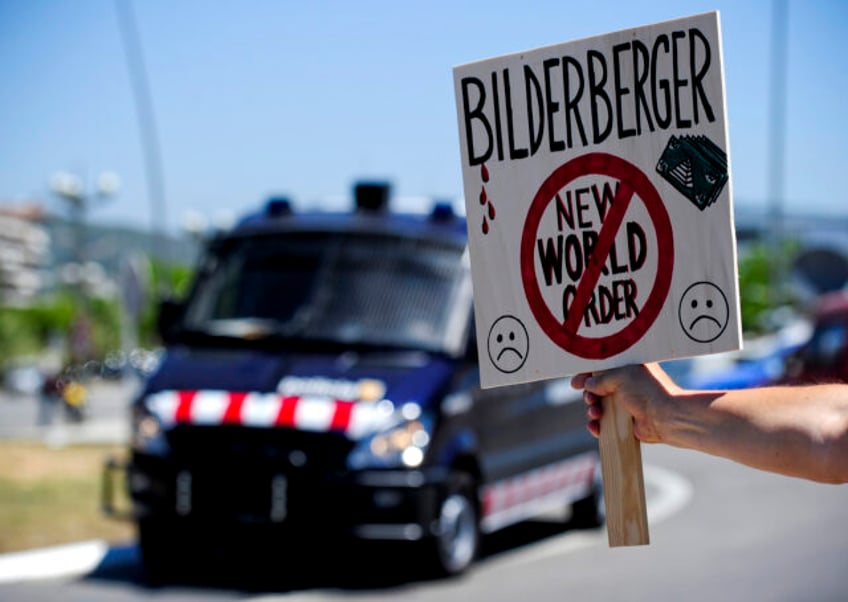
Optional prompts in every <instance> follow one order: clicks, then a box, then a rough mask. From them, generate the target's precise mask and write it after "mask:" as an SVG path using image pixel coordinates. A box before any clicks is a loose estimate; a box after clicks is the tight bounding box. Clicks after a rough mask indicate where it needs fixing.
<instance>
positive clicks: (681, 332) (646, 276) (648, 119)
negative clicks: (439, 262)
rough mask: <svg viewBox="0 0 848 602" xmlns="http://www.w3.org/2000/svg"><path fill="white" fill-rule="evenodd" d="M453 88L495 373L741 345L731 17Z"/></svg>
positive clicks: (645, 31)
mask: <svg viewBox="0 0 848 602" xmlns="http://www.w3.org/2000/svg"><path fill="white" fill-rule="evenodd" d="M454 85H455V92H456V104H457V115H458V121H459V133H460V143H461V153H462V173H463V180H464V190H465V201H466V211H467V219H468V234H469V252H470V256H471V268H472V278H473V282H474V299H475V311H476V320H477V333H478V334H477V338H478V345H479V354H480V360H481V361H480V366H481V367H480V371H481V380H482V383H483V386H484V387H493V386H499V385H506V384H514V383H520V382H528V381H533V380H538V379H544V378H553V377H559V376H564V375H569V374H574V373H577V372H583V371H593V370H600V369H606V368H610V367H614V366H621V365H625V364H632V363H643V362H650V361H660V360H667V359H674V358H682V357H691V356H697V355H703V354H708V353H716V352H721V351H730V350H735V349H739V348H740V346H741V339H742V336H741V321H740V317H739V294H738V283H737V282H738V279H737V265H736V241H735V236H734V224H733V206H732V191H731V182H730V159H729V148H728V140H727V126H726V115H725V95H724V72H723V67H722V51H721V39H720V29H719V17H718V13H716V12H713V13H707V14H702V15H696V16H693V17H688V18H684V19H679V20H675V21H668V22H664V23H658V24H655V25H650V26H646V27H639V28H636V29H630V30H625V31H619V32H615V33H611V34H607V35H602V36H598V37H593V38H587V39H583V40H578V41H575V42H569V43H565V44H559V45H555V46H548V47H544V48H539V49H535V50H530V51H527V52H520V53H516V54H511V55H507V56H501V57H497V58H493V59H489V60H484V61H480V62H475V63H470V64H467V65H461V66H458V67H456V68H455V69H454Z"/></svg>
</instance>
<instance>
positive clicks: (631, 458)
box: [599, 400, 650, 547]
mask: <svg viewBox="0 0 848 602" xmlns="http://www.w3.org/2000/svg"><path fill="white" fill-rule="evenodd" d="M599 447H600V452H601V474H602V477H603V480H604V504H605V505H606V515H607V538H608V539H609V545H610V547H619V546H639V545H647V544H649V543H650V538H649V536H648V512H647V506H646V504H645V481H644V478H643V477H642V448H641V447H640V443H639V440H638V439H636V437H634V436H633V418H632V417H631V416H630V414H628V413H627V412H626V411H624V410H623V409H621V408H619V407H617V406H616V404H614V403H609V402H608V400H604V416H603V418H602V419H601V436H600V441H599Z"/></svg>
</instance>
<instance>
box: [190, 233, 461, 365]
mask: <svg viewBox="0 0 848 602" xmlns="http://www.w3.org/2000/svg"><path fill="white" fill-rule="evenodd" d="M462 253H463V248H462V247H461V246H459V245H456V244H450V243H446V242H441V241H433V240H425V239H414V238H408V237H399V236H395V235H376V234H351V233H345V234H335V235H334V234H329V233H326V232H322V233H300V232H298V233H287V234H284V235H280V236H276V237H271V236H262V237H251V238H242V239H233V240H230V241H228V242H227V243H226V244H223V245H221V246H220V247H219V248H218V249H217V250H216V252H215V253H213V255H212V256H210V258H209V259H208V260H207V263H206V266H205V267H204V269H203V270H202V272H201V276H200V278H199V280H198V286H197V288H196V290H195V293H194V295H193V296H192V299H191V300H190V302H189V305H188V308H187V313H186V326H187V327H188V328H190V329H192V330H205V331H209V332H215V331H216V327H217V326H219V325H220V324H221V323H228V324H230V325H233V324H234V323H235V324H238V323H239V322H240V321H241V322H245V323H250V324H252V325H253V326H254V327H255V326H256V325H257V324H261V325H262V327H263V328H264V329H266V330H267V331H269V333H272V334H276V335H281V336H291V337H298V338H306V339H316V340H329V341H336V342H342V343H351V344H354V343H356V344H371V345H388V346H401V347H410V348H417V349H427V350H438V351H447V352H450V353H456V352H457V351H459V350H458V349H454V347H455V346H456V345H457V341H458V340H460V338H461V337H457V333H455V332H451V331H452V330H453V329H455V328H457V325H462V326H461V327H462V328H466V327H467V321H468V314H469V312H470V306H471V298H470V284H469V275H468V267H467V265H466V263H465V262H464V261H463V260H462Z"/></svg>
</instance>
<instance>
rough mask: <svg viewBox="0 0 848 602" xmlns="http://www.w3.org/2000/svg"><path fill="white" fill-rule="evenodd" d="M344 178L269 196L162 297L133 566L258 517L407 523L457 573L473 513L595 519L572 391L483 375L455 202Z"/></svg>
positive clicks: (140, 418)
mask: <svg viewBox="0 0 848 602" xmlns="http://www.w3.org/2000/svg"><path fill="white" fill-rule="evenodd" d="M354 197H355V201H356V202H355V207H356V208H355V210H353V211H351V212H347V213H326V212H313V213H301V212H298V211H295V210H294V209H293V207H292V205H291V204H290V203H288V202H287V201H285V200H272V201H269V202H268V203H267V205H266V206H265V207H264V208H263V209H262V210H261V211H259V212H257V213H255V214H252V215H249V216H247V217H245V218H244V219H243V220H242V221H241V222H240V223H239V224H238V225H237V226H236V227H234V228H233V229H232V230H231V231H228V232H226V233H225V234H222V235H219V236H217V237H216V238H214V239H213V240H211V241H210V242H209V244H208V248H207V249H206V252H205V256H204V257H203V258H202V260H201V261H200V264H199V266H198V269H197V273H196V278H195V282H194V284H193V286H192V289H191V291H190V293H189V295H188V296H187V299H186V300H185V301H184V302H180V303H173V302H172V303H165V304H163V306H162V308H161V309H162V311H161V315H160V330H161V333H162V336H163V339H164V341H165V342H166V351H165V353H164V355H163V359H162V361H161V364H160V365H159V367H158V369H157V370H156V371H155V372H154V373H153V374H152V375H151V376H150V377H149V379H148V380H147V381H146V383H145V385H144V387H143V390H142V392H141V394H140V395H139V396H138V398H137V399H136V400H135V401H134V402H133V405H132V420H133V424H132V442H131V450H130V451H131V454H130V459H129V462H128V464H127V466H126V469H127V471H128V478H127V483H128V488H129V493H130V496H131V500H132V516H133V519H134V520H135V522H136V523H137V527H138V535H139V543H140V550H141V555H142V558H143V561H144V563H145V566H146V568H147V569H148V570H149V571H153V572H155V571H158V570H164V569H167V568H168V567H173V566H174V564H176V565H179V564H181V562H183V560H184V559H185V558H188V557H191V553H192V551H191V550H186V547H187V546H195V547H201V548H202V547H203V546H204V545H205V544H203V543H202V542H203V541H204V536H206V537H207V539H208V537H209V534H210V533H211V534H214V539H215V541H221V540H222V538H223V539H226V538H228V537H230V536H232V537H237V536H239V534H244V533H257V534H260V535H261V536H262V537H265V538H269V539H270V540H271V541H276V542H278V543H277V544H276V545H278V547H285V546H289V545H293V544H292V542H294V541H297V538H298V537H309V538H311V539H312V540H313V541H315V540H316V538H317V540H319V541H320V538H322V537H327V538H333V537H344V538H349V539H348V541H353V542H354V545H355V542H356V541H357V540H376V541H400V542H406V543H404V544H403V547H404V549H409V550H410V551H412V550H417V551H418V552H421V553H423V554H425V559H426V560H427V562H428V563H430V564H431V565H432V566H433V567H434V568H436V569H437V570H438V571H440V572H441V573H443V574H456V573H459V572H462V571H463V570H465V569H466V568H467V567H468V566H469V565H470V564H471V563H472V562H473V560H474V558H475V556H476V555H477V553H478V550H479V546H480V538H481V535H482V534H486V533H491V532H493V531H497V530H499V529H502V528H504V527H506V526H509V525H513V524H515V523H517V522H519V521H522V520H525V519H528V518H530V517H532V516H534V515H537V514H539V513H541V512H544V511H548V510H551V509H553V508H562V509H565V508H568V507H571V508H572V511H573V514H574V515H575V518H578V519H579V520H580V521H582V522H583V523H584V524H593V525H597V524H600V521H601V520H602V507H601V502H600V492H599V481H600V479H599V477H598V473H599V470H598V465H599V461H598V454H597V444H596V442H595V440H594V439H593V438H592V437H591V436H590V435H589V434H588V432H587V431H586V428H585V416H584V407H583V404H582V402H581V399H580V395H579V393H578V392H576V391H574V390H572V389H571V388H570V386H569V383H568V382H567V381H547V382H537V383H532V384H522V385H515V386H508V387H501V388H495V389H487V390H483V389H481V388H480V385H479V371H478V361H477V360H478V358H477V348H476V341H475V334H474V325H473V306H472V289H471V278H470V269H469V263H468V254H467V251H466V224H465V220H464V219H463V218H461V217H459V216H457V215H455V214H454V212H453V211H452V210H451V208H450V206H449V205H443V204H437V205H436V206H435V207H434V209H433V211H432V212H431V213H430V214H429V215H406V214H403V215H402V214H397V213H393V212H391V211H389V209H388V197H389V189H388V187H387V186H386V185H383V184H379V183H371V184H369V183H360V184H358V185H356V186H355V188H354ZM107 505H109V501H108V500H107ZM195 551H198V550H195ZM415 557H416V558H420V556H417V555H416V556H415Z"/></svg>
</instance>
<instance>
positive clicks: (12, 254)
mask: <svg viewBox="0 0 848 602" xmlns="http://www.w3.org/2000/svg"><path fill="white" fill-rule="evenodd" d="M45 221H46V213H45V211H44V209H43V207H41V206H40V205H38V204H37V203H26V204H20V205H11V204H0V303H2V304H3V305H15V306H26V305H29V304H31V303H32V302H33V301H34V300H35V299H36V298H37V297H38V295H39V294H40V293H41V292H42V291H43V290H45V289H46V288H48V287H49V286H50V280H49V276H48V265H49V262H50V235H49V233H48V230H47V227H46V224H45Z"/></svg>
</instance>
